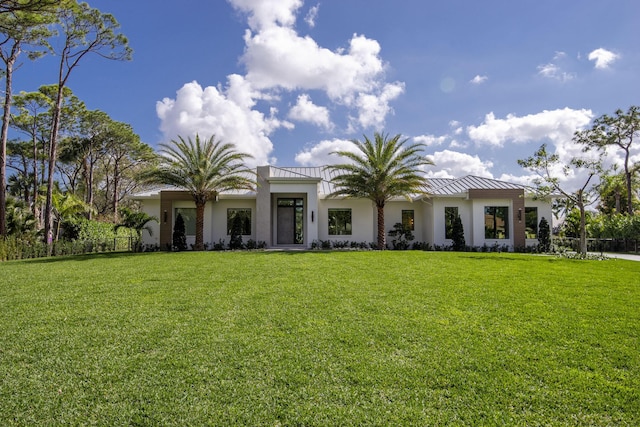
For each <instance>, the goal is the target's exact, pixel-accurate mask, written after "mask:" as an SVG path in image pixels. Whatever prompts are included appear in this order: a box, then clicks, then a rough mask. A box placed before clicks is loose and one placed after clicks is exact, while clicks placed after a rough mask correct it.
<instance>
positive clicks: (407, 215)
mask: <svg viewBox="0 0 640 427" xmlns="http://www.w3.org/2000/svg"><path fill="white" fill-rule="evenodd" d="M402 226H403V227H404V228H408V229H409V230H411V231H413V230H414V218H413V210H403V211H402Z"/></svg>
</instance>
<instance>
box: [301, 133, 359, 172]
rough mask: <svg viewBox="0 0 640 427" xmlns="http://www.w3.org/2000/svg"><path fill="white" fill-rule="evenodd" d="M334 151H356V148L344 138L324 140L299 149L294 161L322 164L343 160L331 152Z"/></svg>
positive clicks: (304, 163) (308, 164)
mask: <svg viewBox="0 0 640 427" xmlns="http://www.w3.org/2000/svg"><path fill="white" fill-rule="evenodd" d="M335 151H351V152H353V153H357V152H358V149H357V148H356V146H355V145H354V144H353V143H352V142H351V141H349V140H346V139H331V140H324V141H320V142H319V143H318V144H316V145H314V146H311V147H308V148H306V149H304V150H302V151H300V152H299V153H298V154H296V157H295V161H296V163H298V164H300V165H301V166H324V165H330V164H337V163H341V162H344V161H345V160H344V159H341V158H340V157H339V156H336V155H335V154H331V153H333V152H335Z"/></svg>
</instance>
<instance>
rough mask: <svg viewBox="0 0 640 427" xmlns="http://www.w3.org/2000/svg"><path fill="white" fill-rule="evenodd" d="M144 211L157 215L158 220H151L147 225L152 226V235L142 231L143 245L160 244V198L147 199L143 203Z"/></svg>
mask: <svg viewBox="0 0 640 427" xmlns="http://www.w3.org/2000/svg"><path fill="white" fill-rule="evenodd" d="M141 210H142V212H144V213H146V214H147V215H151V216H155V217H156V218H157V219H158V221H150V222H149V223H147V226H149V227H151V235H149V232H148V231H146V230H144V231H143V232H142V244H143V245H160V222H159V221H162V218H161V217H160V215H161V214H160V199H145V200H144V201H143V203H142V209H141Z"/></svg>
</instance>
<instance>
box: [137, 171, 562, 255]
mask: <svg viewBox="0 0 640 427" xmlns="http://www.w3.org/2000/svg"><path fill="white" fill-rule="evenodd" d="M256 172H257V184H258V185H257V189H256V191H242V192H230V193H222V194H219V195H218V197H217V198H216V200H211V201H210V202H208V203H207V205H206V207H205V226H204V241H205V243H209V244H210V245H212V244H214V243H217V242H220V241H221V240H223V241H225V242H227V243H228V242H229V240H230V229H231V222H232V221H233V218H234V217H235V216H240V217H241V218H242V234H243V241H245V242H246V241H248V240H249V239H252V240H254V241H256V242H265V244H266V247H268V248H293V247H295V248H310V247H311V246H312V243H313V242H314V241H315V242H317V241H321V240H322V241H327V240H328V241H345V240H346V241H350V242H366V243H371V242H375V241H376V239H377V228H376V225H377V220H376V215H377V214H376V209H375V206H374V205H373V203H372V202H371V201H370V200H367V199H344V198H329V197H327V195H328V194H330V193H331V192H332V188H333V186H332V183H331V172H330V171H328V170H326V169H325V168H323V167H276V166H260V167H258V168H257V169H256ZM429 183H430V190H429V192H430V194H429V195H428V196H424V195H419V196H416V197H415V198H413V200H412V201H407V200H406V199H398V200H391V201H390V202H388V203H387V205H386V206H385V228H386V230H387V231H389V230H391V229H392V228H393V226H394V224H396V223H398V222H402V223H404V224H406V225H408V226H409V227H412V228H413V234H414V236H415V240H414V241H416V242H424V243H429V244H430V245H439V246H448V245H451V243H452V241H451V239H450V237H451V236H450V233H451V221H452V218H454V217H455V215H460V218H461V220H462V224H463V227H464V233H465V241H466V244H467V245H468V246H483V245H488V246H493V245H496V244H498V245H500V246H508V247H509V248H511V249H514V248H521V247H525V246H528V245H535V244H537V243H538V241H537V228H538V224H539V222H540V220H541V219H542V218H543V217H544V218H546V219H547V221H551V213H552V212H551V201H550V200H538V199H535V198H534V195H533V193H532V191H531V189H530V188H528V187H526V186H523V185H519V184H513V183H509V182H505V181H498V180H494V179H488V178H481V177H477V176H465V177H462V178H458V179H448V178H434V179H430V180H429ZM132 198H133V199H135V200H138V201H140V202H141V203H142V209H143V210H144V211H145V212H146V213H148V214H149V215H153V216H155V217H156V218H158V219H159V223H151V226H152V227H153V233H152V234H151V235H149V234H148V233H144V237H143V239H144V242H143V243H144V244H148V245H159V246H160V248H169V247H170V244H171V239H172V231H173V224H174V221H175V218H176V216H177V214H178V213H180V214H182V216H183V218H184V219H185V223H186V230H187V243H189V244H192V243H193V242H194V240H195V203H194V202H193V200H192V199H191V197H190V195H189V194H188V193H187V192H185V191H181V190H180V189H175V188H173V189H170V188H166V189H157V190H153V191H148V192H145V193H140V194H137V195H134V196H132Z"/></svg>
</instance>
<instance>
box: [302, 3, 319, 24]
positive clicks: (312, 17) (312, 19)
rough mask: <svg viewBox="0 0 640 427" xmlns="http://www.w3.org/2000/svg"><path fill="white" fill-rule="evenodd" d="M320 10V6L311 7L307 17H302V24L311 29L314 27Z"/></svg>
mask: <svg viewBox="0 0 640 427" xmlns="http://www.w3.org/2000/svg"><path fill="white" fill-rule="evenodd" d="M319 10H320V4H317V5H315V6H313V7H312V8H311V9H309V12H308V13H307V16H305V17H304V22H306V23H307V25H308V26H309V27H311V28H313V27H315V26H316V18H317V17H318V11H319Z"/></svg>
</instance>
